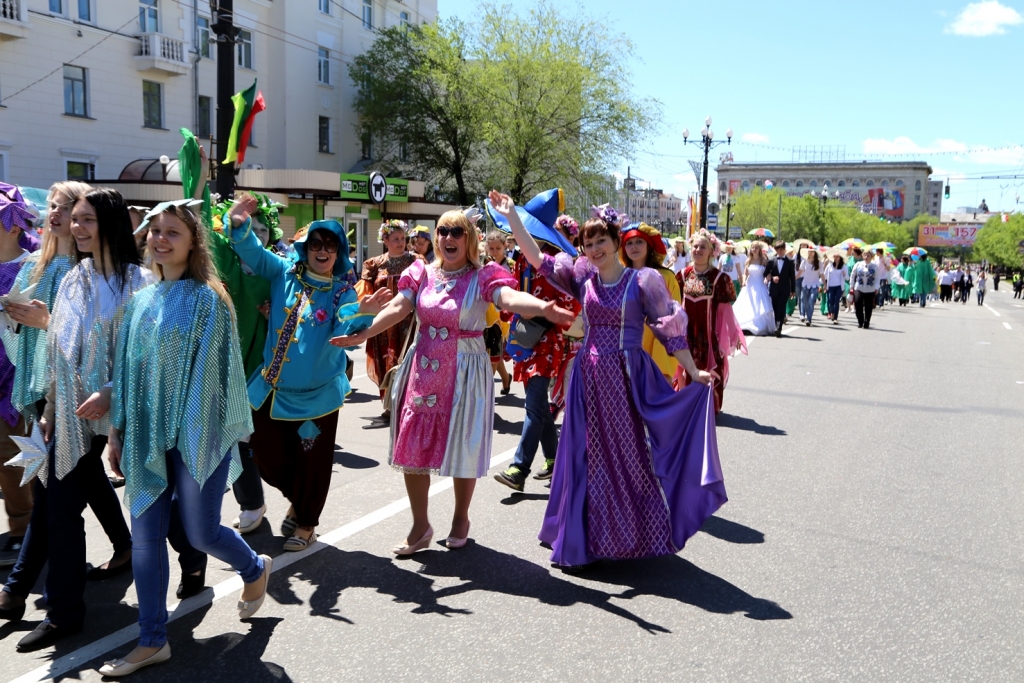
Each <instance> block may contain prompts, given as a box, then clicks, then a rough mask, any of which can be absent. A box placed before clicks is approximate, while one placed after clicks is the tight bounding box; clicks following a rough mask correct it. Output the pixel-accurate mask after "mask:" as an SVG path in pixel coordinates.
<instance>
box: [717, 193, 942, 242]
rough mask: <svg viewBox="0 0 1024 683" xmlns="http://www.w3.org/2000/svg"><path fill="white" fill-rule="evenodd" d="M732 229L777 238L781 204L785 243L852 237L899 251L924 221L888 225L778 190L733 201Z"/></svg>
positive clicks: (849, 207)
mask: <svg viewBox="0 0 1024 683" xmlns="http://www.w3.org/2000/svg"><path fill="white" fill-rule="evenodd" d="M732 201H733V209H732V211H733V213H734V214H735V217H734V218H733V219H732V221H731V222H732V224H733V225H740V226H742V227H743V232H744V234H746V233H747V232H749V231H751V230H755V229H757V228H768V229H769V230H771V231H772V232H773V233H775V234H776V236H779V234H780V230H779V215H780V213H779V208H780V202H781V210H782V211H781V217H782V220H781V236H782V238H783V239H785V240H786V241H787V242H792V241H793V240H796V239H801V238H804V239H809V240H811V241H812V242H814V243H815V244H825V245H830V246H831V245H835V244H839V243H840V242H842V241H843V240H846V239H849V238H851V237H859V238H860V239H862V240H864V241H865V242H867V243H868V244H874V243H875V242H892V243H893V244H895V245H896V248H897V249H898V250H900V251H902V250H903V249H906V248H907V247H909V246H911V245H913V243H914V239H915V236H916V234H917V225H918V224H919V222H921V221H922V220H924V219H927V220H929V221H936V219H935V217H933V216H932V217H917V218H915V219H914V220H912V221H908V222H906V223H902V224H900V223H890V222H888V221H885V220H879V218H878V216H872V215H871V214H866V213H861V211H860V209H859V207H858V206H857V205H855V204H848V203H842V202H836V201H830V202H828V203H827V204H825V205H822V204H821V202H820V200H818V199H817V198H815V197H813V196H811V195H804V196H802V197H791V196H789V195H787V194H786V193H785V191H783V190H781V189H777V188H773V189H771V190H767V191H766V190H760V189H758V190H754V191H752V192H745V193H743V194H740V195H738V196H734V197H733V198H732Z"/></svg>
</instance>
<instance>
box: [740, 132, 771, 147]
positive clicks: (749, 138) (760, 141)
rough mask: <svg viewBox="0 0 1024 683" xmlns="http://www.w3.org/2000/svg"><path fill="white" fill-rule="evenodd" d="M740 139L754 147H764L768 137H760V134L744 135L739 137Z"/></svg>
mask: <svg viewBox="0 0 1024 683" xmlns="http://www.w3.org/2000/svg"><path fill="white" fill-rule="evenodd" d="M740 139H741V140H743V142H749V143H751V144H754V145H764V144H767V142H768V136H767V135H761V134H760V133H744V134H743V135H742V136H740Z"/></svg>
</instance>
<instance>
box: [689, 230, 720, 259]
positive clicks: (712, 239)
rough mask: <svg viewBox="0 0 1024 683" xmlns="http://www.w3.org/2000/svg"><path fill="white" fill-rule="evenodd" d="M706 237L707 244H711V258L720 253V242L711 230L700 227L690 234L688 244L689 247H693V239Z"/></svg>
mask: <svg viewBox="0 0 1024 683" xmlns="http://www.w3.org/2000/svg"><path fill="white" fill-rule="evenodd" d="M702 238H703V239H706V240H707V241H708V244H710V245H711V258H718V257H719V256H721V255H722V242H721V240H719V239H718V237H716V236H715V234H714V233H713V232H708V231H707V230H705V229H704V228H701V229H700V230H698V231H697V232H695V233H693V234H692V235H690V239H689V244H690V248H691V249H692V248H693V241H694V240H695V239H702Z"/></svg>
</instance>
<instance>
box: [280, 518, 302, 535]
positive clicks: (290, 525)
mask: <svg viewBox="0 0 1024 683" xmlns="http://www.w3.org/2000/svg"><path fill="white" fill-rule="evenodd" d="M298 528H299V520H297V519H295V518H294V517H289V516H288V515H285V517H284V519H283V520H281V535H282V536H293V535H294V534H295V530H296V529H298Z"/></svg>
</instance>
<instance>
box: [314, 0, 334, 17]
mask: <svg viewBox="0 0 1024 683" xmlns="http://www.w3.org/2000/svg"><path fill="white" fill-rule="evenodd" d="M316 4H317V7H318V8H319V9H320V13H321V14H330V13H331V0H317V3H316Z"/></svg>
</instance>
